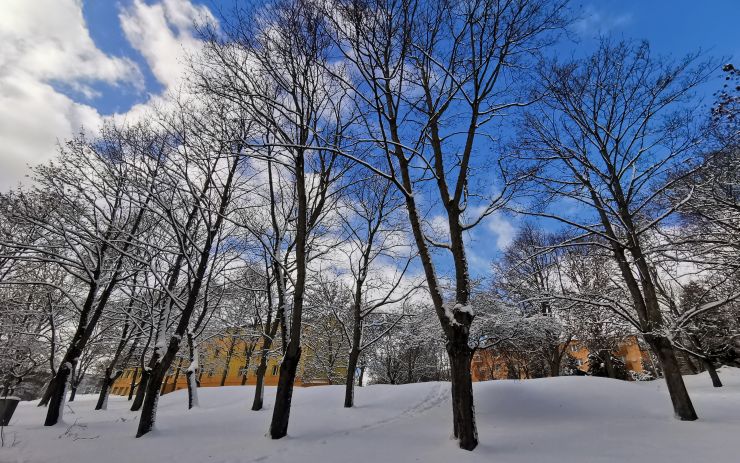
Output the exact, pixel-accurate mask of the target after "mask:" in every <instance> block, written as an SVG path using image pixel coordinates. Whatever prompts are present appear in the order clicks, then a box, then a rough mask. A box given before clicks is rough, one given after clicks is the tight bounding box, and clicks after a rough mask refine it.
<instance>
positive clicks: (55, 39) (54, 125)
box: [0, 0, 740, 274]
mask: <svg viewBox="0 0 740 463" xmlns="http://www.w3.org/2000/svg"><path fill="white" fill-rule="evenodd" d="M234 1H236V0H4V1H3V15H1V16H0V40H2V42H3V47H0V188H2V189H3V190H4V189H7V188H10V187H12V186H14V185H17V183H18V182H19V181H22V179H23V177H24V175H25V174H26V172H27V169H26V165H27V164H28V163H31V164H33V163H37V162H43V161H46V160H48V159H50V158H51V157H53V155H54V152H55V144H56V143H57V141H58V140H63V139H65V138H67V137H69V136H71V135H72V134H73V133H75V132H77V131H78V130H79V127H80V126H81V125H82V126H86V127H88V128H91V127H92V128H94V126H95V125H97V124H99V123H100V122H101V121H102V120H103V119H104V118H105V117H107V116H110V115H116V116H117V117H132V118H133V117H136V115H137V114H141V113H142V112H143V111H145V110H146V108H147V107H148V106H150V105H152V104H154V103H156V102H157V99H158V98H159V97H160V96H161V95H162V94H163V92H165V91H166V90H167V89H170V88H173V87H175V86H177V85H178V81H179V76H180V75H181V71H182V67H181V65H180V63H181V61H180V57H181V56H183V54H184V53H185V52H186V51H187V50H189V49H192V48H193V47H196V46H197V41H196V39H195V38H194V34H193V31H192V28H191V26H192V23H193V20H194V19H196V18H197V17H202V16H203V15H208V14H211V12H216V11H218V10H222V11H228V9H229V8H230V6H231V5H232V4H233V2H234ZM574 5H576V8H575V11H576V12H577V13H578V15H579V17H580V19H579V20H578V21H577V22H576V24H575V25H574V27H573V34H572V37H573V38H574V39H575V40H574V41H566V42H563V43H561V44H559V45H558V46H557V48H556V49H555V51H556V52H557V53H558V54H559V55H565V56H568V55H570V54H575V55H579V54H584V53H588V52H589V51H590V50H592V49H593V47H594V44H595V41H594V39H595V38H596V37H598V36H599V35H603V34H609V35H612V36H614V37H617V38H625V39H645V40H648V41H649V42H650V43H651V45H652V47H653V49H654V50H656V51H657V52H659V53H662V54H671V55H674V56H680V55H683V54H686V53H688V52H693V51H697V50H702V51H703V52H704V53H706V54H707V56H713V57H716V58H723V59H727V60H730V58H731V57H733V56H734V57H735V58H734V59H733V61H734V62H735V63H737V61H738V59H739V58H740V28H738V27H737V20H738V19H739V18H740V0H707V1H697V0H619V1H618V0H585V1H581V2H578V1H576V2H575V3H574ZM214 16H218V14H215V15H214ZM718 78H719V76H718ZM719 85H720V84H719V80H717V81H715V82H712V83H711V84H709V85H707V86H705V87H704V88H703V93H704V96H705V97H710V96H711V94H712V92H713V91H714V90H716V89H717V88H718V87H719ZM485 225H486V226H485V227H482V228H481V229H480V231H478V232H476V233H475V235H474V236H473V237H472V238H474V239H475V240H476V241H477V242H478V243H483V246H479V250H478V254H477V255H476V256H471V271H472V272H473V273H474V274H475V273H479V272H483V271H485V269H486V268H487V267H488V262H489V260H490V257H491V256H493V255H495V254H496V253H497V252H498V250H499V248H500V246H501V245H504V244H506V243H507V242H508V241H509V240H510V239H511V236H512V235H513V233H514V232H515V230H516V222H512V221H511V220H509V219H506V218H503V217H497V218H494V219H492V220H490V221H489V222H488V223H487V224H485Z"/></svg>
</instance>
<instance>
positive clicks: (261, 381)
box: [252, 340, 270, 411]
mask: <svg viewBox="0 0 740 463" xmlns="http://www.w3.org/2000/svg"><path fill="white" fill-rule="evenodd" d="M264 342H267V341H266V340H265V341H264ZM268 355H270V346H269V344H268V345H267V347H263V349H262V355H261V356H260V364H259V366H258V367H257V371H256V378H255V385H254V400H253V401H252V410H254V411H258V410H262V406H263V405H264V404H263V402H264V395H265V373H267V357H268Z"/></svg>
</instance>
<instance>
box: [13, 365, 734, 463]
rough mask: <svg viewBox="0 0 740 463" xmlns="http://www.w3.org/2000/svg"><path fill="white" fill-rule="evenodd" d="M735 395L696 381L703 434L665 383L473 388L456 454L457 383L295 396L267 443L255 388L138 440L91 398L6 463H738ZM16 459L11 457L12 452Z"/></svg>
mask: <svg viewBox="0 0 740 463" xmlns="http://www.w3.org/2000/svg"><path fill="white" fill-rule="evenodd" d="M720 375H721V377H722V380H723V382H724V383H725V384H726V387H724V388H720V389H714V388H712V386H711V382H710V380H709V378H708V376H706V375H705V374H702V375H697V376H693V377H686V380H687V384H688V387H689V390H690V392H691V394H692V398H693V400H694V404H695V406H696V408H697V411H698V413H699V415H700V419H699V421H696V422H681V421H678V420H676V419H674V418H673V416H672V415H671V410H672V409H671V404H670V399H669V398H668V394H667V392H666V390H665V384H664V383H663V382H662V381H652V382H645V383H627V382H622V381H616V380H610V379H605V378H591V377H562V378H546V379H536V380H525V381H492V382H485V383H477V384H475V394H476V410H477V414H478V429H479V434H480V442H481V443H480V445H479V447H478V448H477V449H476V450H475V451H473V452H466V451H464V450H460V449H458V448H457V446H456V444H455V442H454V441H452V440H450V438H449V436H450V434H451V429H450V426H451V419H450V415H451V405H450V399H449V383H423V384H410V385H405V386H389V385H377V386H370V387H364V388H358V389H357V391H356V404H357V406H356V407H355V408H353V409H345V408H343V407H342V401H343V393H344V388H343V386H327V387H315V388H308V389H302V388H299V389H296V392H295V397H294V401H293V410H292V412H291V423H290V428H289V435H288V437H287V438H285V439H281V440H277V441H274V440H270V439H268V438H267V437H265V432H266V430H267V427H268V425H269V421H270V414H271V410H270V409H271V407H272V402H273V400H274V394H275V388H266V394H265V405H266V406H265V409H264V410H262V411H259V412H253V411H250V410H249V406H250V404H251V399H252V393H253V388H252V387H249V386H245V387H223V388H204V389H201V390H200V407H199V408H195V409H193V410H190V411H188V410H187V396H186V391H184V390H181V391H178V392H175V393H171V394H168V395H166V396H163V397H162V400H161V401H160V410H159V414H158V419H157V423H156V428H155V431H154V432H152V433H151V434H150V435H147V436H146V437H144V438H141V439H135V438H134V434H135V433H136V425H137V415H138V414H137V413H135V412H130V411H129V410H128V403H127V402H126V400H125V398H122V397H117V396H112V397H111V399H110V403H109V408H108V410H101V411H94V410H93V407H94V405H95V397H94V396H78V398H77V399H76V400H75V402H73V403H70V404H68V406H67V410H66V412H65V414H64V420H65V422H64V423H60V424H59V425H57V426H54V427H50V428H45V427H44V426H42V423H43V417H44V411H45V410H44V409H43V408H37V407H36V406H35V405H36V404H35V403H29V402H25V403H22V404H20V405H19V407H18V410H17V412H16V415H15V417H14V418H13V420H12V421H11V425H10V426H9V427H7V428H6V429H5V441H6V447H5V448H2V449H0V462H2V463H14V462H24V463H41V462H44V463H54V462H58V463H67V462H73V461H74V462H82V463H87V462H95V461H105V462H106V463H131V462H146V463H149V462H178V463H203V462H224V463H225V462H259V461H264V462H290V463H296V462H323V463H333V462H352V463H364V462H373V463H375V462H379V461H384V462H409V461H422V462H448V461H455V462H498V463H509V462H515V463H516V462H528V463H540V462H568V463H574V462H583V463H594V462H630V461H638V460H640V461H650V462H651V463H661V462H665V463H668V462H671V463H678V462H688V461H696V460H701V461H711V462H713V463H734V462H736V461H738V459H737V458H738V457H737V454H738V448H739V447H738V444H737V439H738V436H740V413H739V410H738V407H739V406H740V370H738V369H730V368H724V369H722V370H720ZM12 441H15V444H14V445H13V447H11V448H8V447H7V446H8V445H9V443H10V442H12Z"/></svg>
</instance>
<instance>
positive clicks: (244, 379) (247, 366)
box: [242, 349, 252, 386]
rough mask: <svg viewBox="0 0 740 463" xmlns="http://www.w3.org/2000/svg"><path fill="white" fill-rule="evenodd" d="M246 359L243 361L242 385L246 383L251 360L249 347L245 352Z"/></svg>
mask: <svg viewBox="0 0 740 463" xmlns="http://www.w3.org/2000/svg"><path fill="white" fill-rule="evenodd" d="M246 357H247V359H246V360H245V361H244V374H243V375H242V386H244V385H245V384H247V377H248V376H249V364H250V363H251V361H252V350H251V349H249V350H247V352H246Z"/></svg>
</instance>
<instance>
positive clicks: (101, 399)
mask: <svg viewBox="0 0 740 463" xmlns="http://www.w3.org/2000/svg"><path fill="white" fill-rule="evenodd" d="M111 370H112V369H111V368H107V369H106V370H105V375H104V376H103V385H102V386H101V387H100V395H98V403H97V404H95V410H106V409H107V408H108V395H110V388H111V386H113V383H114V382H116V380H117V379H118V378H119V377H120V376H121V374H122V373H123V372H122V371H117V372H116V373H115V374H112V372H111Z"/></svg>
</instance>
